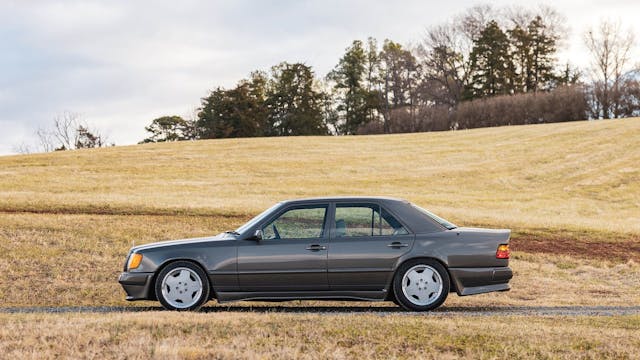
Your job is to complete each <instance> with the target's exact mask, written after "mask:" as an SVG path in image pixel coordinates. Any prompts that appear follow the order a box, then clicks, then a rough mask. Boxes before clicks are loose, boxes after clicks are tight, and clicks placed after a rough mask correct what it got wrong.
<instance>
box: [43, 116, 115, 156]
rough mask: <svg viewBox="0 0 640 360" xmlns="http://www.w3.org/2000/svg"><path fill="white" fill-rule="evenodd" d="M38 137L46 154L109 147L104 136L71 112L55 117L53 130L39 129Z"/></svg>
mask: <svg viewBox="0 0 640 360" xmlns="http://www.w3.org/2000/svg"><path fill="white" fill-rule="evenodd" d="M36 136H37V138H38V145H39V147H40V150H42V151H44V152H50V151H58V150H74V149H83V148H95V147H103V146H107V139H106V137H105V136H104V135H102V134H100V133H99V132H98V131H97V130H94V129H91V128H90V127H89V125H87V123H86V122H85V121H83V120H81V117H80V115H79V114H77V113H73V112H70V111H65V112H63V113H61V114H59V115H57V116H55V117H54V118H53V126H52V128H50V129H47V128H42V127H41V128H38V130H36Z"/></svg>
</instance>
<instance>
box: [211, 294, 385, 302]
mask: <svg viewBox="0 0 640 360" xmlns="http://www.w3.org/2000/svg"><path fill="white" fill-rule="evenodd" d="M216 295H217V299H218V302H219V303H225V302H231V301H240V300H365V301H384V300H385V299H386V297H387V292H386V291H286V292H285V291H277V292H263V291H260V292H217V293H216Z"/></svg>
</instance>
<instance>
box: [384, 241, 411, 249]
mask: <svg viewBox="0 0 640 360" xmlns="http://www.w3.org/2000/svg"><path fill="white" fill-rule="evenodd" d="M387 246H388V247H390V248H403V247H407V246H409V244H403V243H401V242H399V241H394V242H392V243H391V244H388V245H387Z"/></svg>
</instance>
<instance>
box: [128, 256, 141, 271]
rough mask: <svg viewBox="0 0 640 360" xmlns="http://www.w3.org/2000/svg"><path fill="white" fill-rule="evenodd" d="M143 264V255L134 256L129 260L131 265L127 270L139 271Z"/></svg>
mask: <svg viewBox="0 0 640 360" xmlns="http://www.w3.org/2000/svg"><path fill="white" fill-rule="evenodd" d="M141 262H142V254H133V255H131V257H130V258H129V264H128V266H127V268H128V269H129V270H132V269H137V268H138V266H140V263H141Z"/></svg>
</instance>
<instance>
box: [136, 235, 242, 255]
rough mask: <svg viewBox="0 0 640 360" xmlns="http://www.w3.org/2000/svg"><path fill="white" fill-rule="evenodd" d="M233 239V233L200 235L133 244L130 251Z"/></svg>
mask: <svg viewBox="0 0 640 360" xmlns="http://www.w3.org/2000/svg"><path fill="white" fill-rule="evenodd" d="M233 239H235V236H234V235H232V234H229V233H221V234H218V235H215V236H207V237H200V238H191V239H181V240H168V241H158V242H154V243H149V244H144V245H138V246H134V247H132V248H131V252H138V251H142V250H149V249H156V248H164V247H170V246H176V245H186V244H198V243H204V242H211V241H223V240H233Z"/></svg>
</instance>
